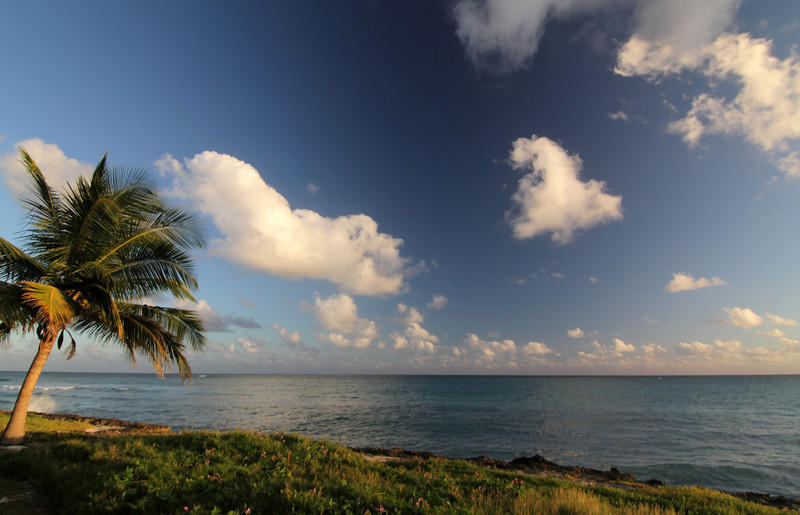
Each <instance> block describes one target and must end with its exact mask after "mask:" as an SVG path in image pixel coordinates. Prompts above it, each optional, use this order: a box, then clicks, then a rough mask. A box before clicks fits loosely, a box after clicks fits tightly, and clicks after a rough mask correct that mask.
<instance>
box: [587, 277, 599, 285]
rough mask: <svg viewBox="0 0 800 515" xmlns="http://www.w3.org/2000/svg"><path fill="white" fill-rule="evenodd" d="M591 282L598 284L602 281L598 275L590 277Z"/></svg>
mask: <svg viewBox="0 0 800 515" xmlns="http://www.w3.org/2000/svg"><path fill="white" fill-rule="evenodd" d="M589 282H590V283H592V284H597V283H599V282H600V279H598V278H597V277H590V278H589Z"/></svg>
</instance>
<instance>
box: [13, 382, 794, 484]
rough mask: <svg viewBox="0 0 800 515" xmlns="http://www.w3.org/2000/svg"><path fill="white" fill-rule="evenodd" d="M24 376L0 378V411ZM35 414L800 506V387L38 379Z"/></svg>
mask: <svg viewBox="0 0 800 515" xmlns="http://www.w3.org/2000/svg"><path fill="white" fill-rule="evenodd" d="M22 377H23V374H22V373H12V372H9V373H3V372H0V408H3V409H10V408H11V407H12V406H13V403H14V399H15V396H16V393H17V389H18V388H19V385H20V384H21V382H22ZM31 409H32V410H39V411H51V412H61V413H79V414H82V415H91V416H101V417H112V418H123V419H128V420H135V421H140V422H149V423H155V424H166V425H171V426H172V427H173V428H175V429H186V428H212V429H235V428H242V429H252V430H259V431H270V432H272V431H286V432H289V431H292V432H298V433H301V434H305V435H308V436H312V437H315V438H327V439H331V440H335V441H338V442H341V443H344V444H347V445H351V446H379V447H404V448H407V449H414V450H425V451H432V452H435V453H437V454H443V455H446V456H452V457H469V456H478V455H484V456H490V457H493V458H499V459H504V460H508V459H512V458H515V457H518V456H526V455H533V454H537V453H538V454H542V455H543V456H546V457H548V458H550V459H552V460H554V461H556V462H557V463H561V464H576V465H584V466H589V467H597V468H609V467H611V466H615V467H618V468H619V469H620V470H623V471H625V472H631V473H633V474H634V475H636V476H637V477H638V478H641V479H649V478H658V479H661V480H663V481H665V482H667V483H671V484H702V485H705V486H709V487H712V488H720V489H725V490H754V491H760V492H765V493H771V494H782V495H789V496H792V497H800V376H761V377H664V378H663V379H661V378H657V377H491V376H489V377H487V376H262V375H208V376H199V377H195V380H194V382H193V383H192V384H190V385H184V384H182V383H181V381H180V380H179V379H178V378H175V377H170V378H167V379H165V380H161V379H158V378H157V377H155V376H152V375H137V374H44V375H43V376H42V378H41V379H40V381H39V387H38V390H37V393H36V395H35V396H34V400H33V404H32V407H31Z"/></svg>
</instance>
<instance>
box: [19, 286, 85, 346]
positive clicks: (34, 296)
mask: <svg viewBox="0 0 800 515" xmlns="http://www.w3.org/2000/svg"><path fill="white" fill-rule="evenodd" d="M22 303H23V304H25V305H27V306H29V307H30V308H32V309H33V311H34V314H35V318H36V323H37V324H39V325H41V326H44V327H47V328H48V329H49V330H50V331H51V332H53V329H57V330H61V329H62V328H63V327H65V326H66V325H67V324H69V323H70V322H71V321H72V318H73V317H74V316H75V314H76V312H77V311H78V309H79V306H77V305H76V303H75V302H74V301H73V300H72V299H71V298H70V297H69V295H67V294H66V293H65V292H63V291H61V290H60V289H59V288H57V287H55V286H52V285H50V284H42V283H37V282H33V281H25V282H23V283H22ZM53 335H54V334H53Z"/></svg>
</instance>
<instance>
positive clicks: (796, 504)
mask: <svg viewBox="0 0 800 515" xmlns="http://www.w3.org/2000/svg"><path fill="white" fill-rule="evenodd" d="M353 450H354V451H356V452H359V453H361V454H362V455H364V456H365V457H366V458H367V459H369V460H372V461H392V460H408V459H415V458H422V459H433V458H439V459H447V460H456V461H459V460H460V461H466V462H469V463H474V464H475V465H480V466H482V467H488V468H492V469H497V470H507V471H510V472H523V473H526V474H535V475H540V476H547V477H552V478H555V479H566V480H570V481H580V482H583V483H586V484H587V485H592V486H608V487H612V488H623V489H628V490H632V489H645V488H648V487H657V486H663V485H664V483H663V482H662V481H659V480H658V479H648V480H645V481H641V480H638V479H636V478H635V477H634V476H633V475H632V474H627V473H624V472H620V471H619V469H617V468H616V467H612V468H611V469H609V470H598V469H593V468H588V467H581V466H575V465H559V464H557V463H553V462H552V461H550V460H548V459H547V458H545V457H543V456H540V455H538V454H537V455H535V456H523V457H520V458H515V459H513V460H511V461H502V460H496V459H493V458H487V457H485V456H477V457H475V458H448V457H446V456H439V455H436V454H433V453H430V452H415V451H408V450H406V449H400V448H394V449H383V448H379V447H356V448H353ZM723 492H724V493H726V494H729V495H732V496H734V497H737V498H739V499H742V500H744V501H749V502H753V503H758V504H763V505H765V506H771V507H773V508H782V509H789V510H800V499H792V498H790V497H785V496H782V495H769V494H762V493H758V492H728V491H724V490H723Z"/></svg>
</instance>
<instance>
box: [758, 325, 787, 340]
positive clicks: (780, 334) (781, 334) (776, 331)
mask: <svg viewBox="0 0 800 515" xmlns="http://www.w3.org/2000/svg"><path fill="white" fill-rule="evenodd" d="M759 334H763V335H764V336H772V337H774V338H783V337H785V336H786V334H785V333H784V332H783V331H781V330H780V329H778V328H777V327H776V328H775V329H772V330H770V331H762V332H760V333H759Z"/></svg>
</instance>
